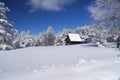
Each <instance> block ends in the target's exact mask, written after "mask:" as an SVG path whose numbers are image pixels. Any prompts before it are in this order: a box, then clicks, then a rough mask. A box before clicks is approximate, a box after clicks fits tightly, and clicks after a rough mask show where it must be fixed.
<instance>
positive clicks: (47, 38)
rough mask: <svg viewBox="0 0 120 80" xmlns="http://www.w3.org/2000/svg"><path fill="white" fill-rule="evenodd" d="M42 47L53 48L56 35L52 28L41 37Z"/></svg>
mask: <svg viewBox="0 0 120 80" xmlns="http://www.w3.org/2000/svg"><path fill="white" fill-rule="evenodd" d="M40 39H41V45H43V46H53V45H54V42H55V34H54V31H53V28H52V26H49V27H48V30H47V32H44V33H42V34H41V36H40Z"/></svg>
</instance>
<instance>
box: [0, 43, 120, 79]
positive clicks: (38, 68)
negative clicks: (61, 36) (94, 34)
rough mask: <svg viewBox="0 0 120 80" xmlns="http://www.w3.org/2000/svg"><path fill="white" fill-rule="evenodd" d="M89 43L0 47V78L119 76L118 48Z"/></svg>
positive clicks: (93, 77) (102, 77) (110, 77)
mask: <svg viewBox="0 0 120 80" xmlns="http://www.w3.org/2000/svg"><path fill="white" fill-rule="evenodd" d="M108 47H109V44H108V46H107V48H104V47H103V48H98V47H93V46H90V45H88V44H87V45H72V46H58V47H30V48H24V49H17V50H11V51H0V80H120V56H119V55H120V51H118V50H117V49H116V48H110V47H109V48H108Z"/></svg>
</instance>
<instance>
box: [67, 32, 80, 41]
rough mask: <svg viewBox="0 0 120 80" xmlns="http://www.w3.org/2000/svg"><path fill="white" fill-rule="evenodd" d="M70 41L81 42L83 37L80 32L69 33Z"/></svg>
mask: <svg viewBox="0 0 120 80" xmlns="http://www.w3.org/2000/svg"><path fill="white" fill-rule="evenodd" d="M68 36H69V38H70V41H77V42H81V41H82V39H81V38H80V36H79V34H74V33H69V34H68Z"/></svg>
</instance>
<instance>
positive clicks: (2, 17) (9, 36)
mask: <svg viewBox="0 0 120 80" xmlns="http://www.w3.org/2000/svg"><path fill="white" fill-rule="evenodd" d="M9 11H10V10H9V9H8V8H7V7H6V6H5V4H4V3H2V2H0V49H11V48H12V41H13V39H14V32H15V29H14V28H13V25H12V24H11V23H10V21H9V20H8V18H7V15H6V13H7V12H9Z"/></svg>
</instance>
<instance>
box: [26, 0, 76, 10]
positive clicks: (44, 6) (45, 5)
mask: <svg viewBox="0 0 120 80" xmlns="http://www.w3.org/2000/svg"><path fill="white" fill-rule="evenodd" d="M75 1H76V0H29V2H28V5H30V7H31V10H30V11H31V12H34V11H36V10H47V11H60V10H62V9H63V7H64V6H66V5H69V4H72V3H74V2H75Z"/></svg>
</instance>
